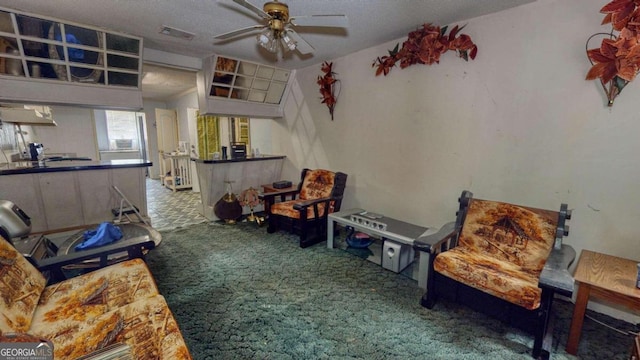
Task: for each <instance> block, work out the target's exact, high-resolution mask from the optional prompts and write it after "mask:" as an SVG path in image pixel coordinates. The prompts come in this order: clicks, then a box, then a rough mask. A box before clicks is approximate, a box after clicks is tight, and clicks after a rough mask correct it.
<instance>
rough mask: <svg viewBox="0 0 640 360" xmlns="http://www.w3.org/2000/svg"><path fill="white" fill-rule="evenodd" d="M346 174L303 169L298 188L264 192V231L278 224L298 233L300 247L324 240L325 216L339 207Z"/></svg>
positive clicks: (271, 229)
mask: <svg viewBox="0 0 640 360" xmlns="http://www.w3.org/2000/svg"><path fill="white" fill-rule="evenodd" d="M346 183H347V174H344V173H341V172H332V171H328V170H322V169H316V170H310V169H304V170H302V174H301V177H300V183H299V184H298V188H297V189H296V190H292V191H279V192H272V193H265V194H264V195H263V196H262V198H263V199H264V204H265V205H264V207H265V212H266V214H267V217H268V218H269V220H268V221H269V226H268V228H267V232H269V233H273V232H276V231H278V230H279V229H280V228H285V229H287V230H289V231H290V232H293V233H296V234H299V235H300V247H303V248H304V247H307V246H310V245H313V244H315V243H317V242H320V241H322V240H326V234H327V216H328V215H329V214H330V213H332V212H335V211H339V210H340V205H341V204H342V197H343V195H344V189H345V186H346Z"/></svg>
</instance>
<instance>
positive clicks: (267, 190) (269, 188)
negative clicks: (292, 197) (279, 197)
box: [260, 184, 298, 193]
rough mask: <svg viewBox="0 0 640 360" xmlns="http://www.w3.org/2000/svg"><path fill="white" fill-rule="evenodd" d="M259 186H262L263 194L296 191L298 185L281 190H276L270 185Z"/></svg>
mask: <svg viewBox="0 0 640 360" xmlns="http://www.w3.org/2000/svg"><path fill="white" fill-rule="evenodd" d="M260 186H262V192H264V193H271V192H278V191H293V190H298V185H297V184H295V185H291V186H289V187H286V188H282V189H276V188H274V187H273V185H272V184H264V185H260Z"/></svg>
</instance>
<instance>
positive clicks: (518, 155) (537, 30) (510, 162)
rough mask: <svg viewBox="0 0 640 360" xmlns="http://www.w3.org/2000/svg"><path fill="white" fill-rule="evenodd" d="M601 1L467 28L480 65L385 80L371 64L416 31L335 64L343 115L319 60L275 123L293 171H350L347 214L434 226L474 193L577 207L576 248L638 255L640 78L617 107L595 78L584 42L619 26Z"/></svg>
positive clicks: (288, 171)
mask: <svg viewBox="0 0 640 360" xmlns="http://www.w3.org/2000/svg"><path fill="white" fill-rule="evenodd" d="M604 3H605V2H603V1H602V0H539V1H536V2H534V3H531V4H529V5H525V6H520V7H517V8H514V9H511V10H507V11H504V12H501V13H497V14H492V15H488V16H484V17H480V18H475V19H471V20H469V21H467V22H462V23H460V24H465V23H466V24H467V26H466V28H465V29H464V30H463V32H464V33H467V34H469V35H470V36H471V37H472V39H473V40H474V42H475V43H476V44H477V45H478V49H479V51H478V57H477V58H476V60H474V61H469V62H465V61H463V60H462V59H459V58H457V57H456V54H455V53H453V52H449V53H447V54H445V55H444V56H443V57H442V58H441V61H440V64H435V65H432V66H427V65H413V66H411V67H409V68H406V69H400V68H399V67H396V68H394V69H393V70H392V71H391V73H390V74H389V75H388V76H386V77H384V76H379V77H376V76H375V72H374V71H375V70H374V69H373V68H372V67H371V63H372V62H373V60H374V59H375V58H376V57H378V56H382V55H385V54H386V53H387V50H389V49H392V48H393V47H394V46H395V44H396V43H397V42H402V41H404V40H405V39H406V37H403V38H401V39H398V41H393V42H389V43H386V44H383V45H380V46H376V47H373V48H369V49H365V50H363V51H360V52H358V53H354V54H351V55H348V56H346V57H343V58H339V59H334V60H333V63H334V65H333V69H334V71H335V72H336V73H337V78H338V79H340V81H341V86H342V89H341V94H340V96H339V98H338V103H337V106H336V109H335V120H334V121H331V118H330V116H329V111H328V109H327V108H326V107H325V106H324V105H323V104H321V103H320V100H319V92H318V91H319V90H318V86H317V84H316V78H317V76H318V75H320V74H321V72H320V65H317V66H313V67H309V68H306V69H302V70H300V71H298V73H297V77H296V83H295V84H294V88H293V89H292V92H291V94H290V96H289V98H288V99H287V103H286V110H285V118H284V119H283V120H282V121H280V122H275V123H274V124H275V125H274V128H273V137H274V142H273V152H274V153H282V154H285V155H287V157H288V158H287V161H286V165H285V167H284V170H283V171H284V172H285V173H284V176H283V177H284V178H288V179H291V180H295V179H297V178H298V177H299V173H300V169H301V168H303V167H311V168H314V167H323V168H328V169H332V170H336V171H338V170H339V171H343V172H345V173H347V174H348V175H349V178H348V181H347V186H348V188H347V191H346V194H345V196H346V198H345V201H344V203H343V207H344V208H349V207H356V206H357V207H363V208H365V209H369V210H371V211H376V212H381V213H383V214H385V215H388V216H392V217H397V218H400V219H403V220H406V221H409V222H412V223H416V224H420V225H424V226H439V225H441V224H443V223H445V222H447V221H451V220H453V219H454V217H455V211H456V209H457V205H458V204H457V201H456V199H457V197H458V196H459V195H460V192H461V191H462V190H464V189H468V190H471V191H472V192H473V193H474V194H475V196H476V197H478V198H484V199H493V200H500V201H507V202H512V203H517V204H522V205H528V206H531V207H538V208H545V209H559V207H560V204H561V203H563V202H564V203H568V204H569V207H570V208H571V209H573V210H574V212H573V215H574V216H573V219H572V220H571V221H570V222H569V223H570V226H571V233H570V235H569V237H568V238H567V239H566V243H568V244H571V245H572V246H573V247H574V248H575V249H576V251H577V252H578V253H579V252H580V251H581V250H582V249H590V250H594V251H599V252H604V253H607V254H612V255H616V256H622V257H626V258H632V259H640V246H638V238H640V228H639V227H638V226H637V223H638V217H639V215H640V209H638V206H637V204H638V203H639V202H640V191H638V190H637V189H636V186H637V184H638V183H639V182H640V167H638V165H637V162H638V160H637V159H638V155H637V154H638V153H640V141H638V140H637V137H638V134H639V133H640V119H639V117H640V116H639V112H638V108H637V98H638V97H639V96H640V81H639V80H636V82H635V83H631V84H629V85H628V86H627V87H626V88H625V89H624V90H623V91H622V93H621V95H620V96H618V98H617V99H616V102H615V105H614V106H613V107H612V108H608V107H606V98H605V97H604V94H603V91H602V89H601V87H600V85H599V83H597V82H595V81H586V80H585V75H586V73H587V71H588V70H589V68H590V63H589V61H588V59H587V57H586V54H585V42H586V40H587V38H588V37H589V36H591V35H592V34H593V33H596V32H602V31H609V28H608V27H606V26H601V25H600V23H601V21H602V18H603V15H602V14H600V13H599V10H600V8H601V7H602V6H603V5H604ZM442 25H444V24H442ZM452 25H453V24H452ZM596 46H597V44H596ZM574 266H575V264H574ZM596 308H597V307H596ZM601 310H602V309H601ZM604 312H608V313H610V314H613V313H615V312H613V311H612V310H611V309H604ZM614 315H615V314H614ZM617 315H620V314H617ZM621 316H622V315H621Z"/></svg>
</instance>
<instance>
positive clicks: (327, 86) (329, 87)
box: [318, 61, 340, 121]
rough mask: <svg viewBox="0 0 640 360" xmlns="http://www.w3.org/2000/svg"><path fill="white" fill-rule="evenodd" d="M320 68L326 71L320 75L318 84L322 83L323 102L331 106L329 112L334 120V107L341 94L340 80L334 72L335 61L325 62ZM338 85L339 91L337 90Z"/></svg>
mask: <svg viewBox="0 0 640 360" xmlns="http://www.w3.org/2000/svg"><path fill="white" fill-rule="evenodd" d="M320 70H321V71H322V72H323V73H324V75H323V76H318V85H320V95H322V97H321V99H322V103H323V104H325V105H327V107H328V108H329V114H331V121H333V109H335V107H336V103H337V102H338V95H340V80H338V79H336V77H335V76H336V73H335V72H333V63H331V62H326V61H325V62H323V63H322V67H321V68H320ZM336 85H337V91H336Z"/></svg>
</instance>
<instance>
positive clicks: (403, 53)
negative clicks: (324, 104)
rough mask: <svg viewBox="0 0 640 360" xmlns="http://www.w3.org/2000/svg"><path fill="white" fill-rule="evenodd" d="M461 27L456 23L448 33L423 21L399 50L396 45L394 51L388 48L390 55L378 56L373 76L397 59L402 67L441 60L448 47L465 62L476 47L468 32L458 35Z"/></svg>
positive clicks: (473, 54)
mask: <svg viewBox="0 0 640 360" xmlns="http://www.w3.org/2000/svg"><path fill="white" fill-rule="evenodd" d="M463 28H464V26H462V27H458V25H456V26H455V27H454V28H453V29H451V32H449V35H447V26H444V27H442V28H440V27H439V26H436V25H432V24H424V25H423V26H422V28H420V29H417V30H415V31H412V32H410V33H409V35H408V39H407V40H406V41H405V42H404V43H402V48H401V49H398V47H399V44H397V45H396V47H395V48H394V49H393V50H391V51H389V55H385V56H382V57H379V58H377V59H376V60H375V61H374V62H373V64H372V65H371V66H372V67H375V68H376V76H378V75H380V74H384V75H385V76H386V75H387V74H388V73H389V71H391V68H392V67H394V66H395V65H396V63H397V62H398V61H400V68H401V69H404V68H406V67H407V66H410V65H413V64H427V65H431V64H433V63H440V55H442V54H444V53H445V52H447V51H449V50H454V51H457V52H458V55H459V56H460V57H461V58H463V59H464V60H465V61H469V58H471V59H472V60H473V59H475V58H476V55H477V54H478V47H477V46H476V44H474V43H473V41H471V37H470V36H469V35H466V34H460V35H459V36H458V33H459V32H460V31H461V30H462V29H463Z"/></svg>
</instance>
